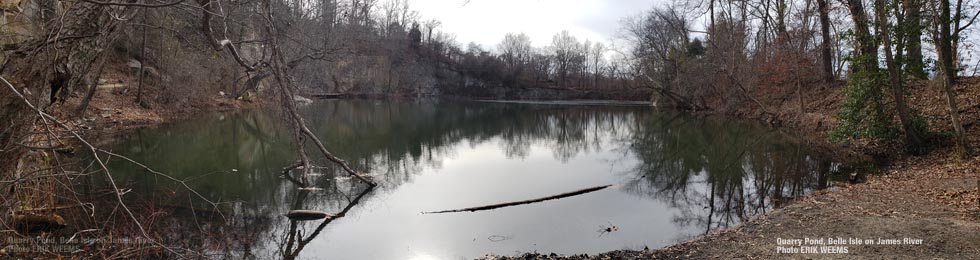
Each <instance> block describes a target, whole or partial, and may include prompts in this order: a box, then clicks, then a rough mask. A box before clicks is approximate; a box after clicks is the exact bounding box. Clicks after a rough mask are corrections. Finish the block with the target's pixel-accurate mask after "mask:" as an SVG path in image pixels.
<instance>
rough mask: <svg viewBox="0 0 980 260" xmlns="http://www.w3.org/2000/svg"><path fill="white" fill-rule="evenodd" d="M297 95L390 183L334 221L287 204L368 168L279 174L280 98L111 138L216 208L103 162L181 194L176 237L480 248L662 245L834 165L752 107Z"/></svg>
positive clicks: (820, 178)
mask: <svg viewBox="0 0 980 260" xmlns="http://www.w3.org/2000/svg"><path fill="white" fill-rule="evenodd" d="M302 110H303V111H302V113H303V115H304V117H305V118H306V119H307V123H308V124H309V125H310V127H311V128H312V129H313V131H315V132H316V134H317V135H318V136H319V137H320V138H321V139H322V140H323V141H324V143H325V144H326V145H327V147H328V148H329V149H330V150H331V151H332V152H334V153H335V154H336V155H338V156H340V157H342V158H344V159H346V160H347V161H348V162H350V164H351V165H352V166H353V168H355V169H357V170H359V171H363V172H367V173H370V174H371V176H372V177H373V178H374V179H375V180H376V181H377V182H378V183H379V184H380V186H379V187H378V188H376V189H373V190H371V191H370V192H367V193H365V194H364V195H363V196H362V197H360V199H359V200H358V203H357V204H355V205H353V206H351V207H350V209H349V211H348V212H347V214H346V215H345V216H344V217H342V218H338V219H336V220H333V221H331V222H329V223H326V224H325V225H321V224H323V223H322V221H308V222H291V221H289V220H288V219H287V218H285V217H283V216H282V215H283V214H285V213H286V212H288V211H289V210H292V209H310V210H320V211H325V212H329V213H337V212H340V211H341V210H343V209H344V208H345V207H347V206H348V205H349V204H350V202H351V201H353V200H355V198H358V195H360V194H361V191H363V190H364V189H365V188H366V187H365V186H366V185H363V184H360V183H359V182H358V181H356V180H351V179H349V178H347V177H346V175H345V174H343V173H342V172H341V171H339V170H338V168H337V167H335V166H334V165H332V164H330V163H328V162H326V161H325V160H317V162H316V164H317V165H318V166H322V167H317V168H316V169H315V172H316V174H315V175H314V176H311V180H312V183H313V186H315V187H317V188H319V190H312V191H311V190H300V189H298V187H297V186H296V185H295V184H294V183H292V182H290V181H288V180H286V179H285V178H283V177H282V169H283V167H286V166H287V165H289V164H291V163H292V162H294V161H295V160H296V157H295V154H294V152H293V151H292V149H293V148H292V147H293V146H292V145H293V144H292V140H291V138H290V135H289V132H288V131H287V129H285V127H283V125H284V123H283V122H282V121H281V120H280V118H281V115H280V114H279V113H278V112H275V111H246V112H241V113H236V114H212V115H204V116H199V117H195V118H192V119H188V120H185V121H182V122H178V123H176V124H172V125H168V126H163V127H159V128H154V129H142V130H138V131H135V132H133V133H132V134H130V135H128V136H126V137H124V138H122V140H120V141H118V142H117V143H115V144H114V145H113V146H111V147H112V150H113V151H114V152H117V153H120V154H123V155H127V156H129V157H131V158H133V159H136V160H138V161H141V162H144V163H146V164H147V165H148V166H150V167H152V168H153V169H155V170H158V171H161V172H165V173H168V174H170V175H173V176H175V177H177V178H180V179H185V180H187V183H188V184H189V185H190V186H191V187H192V188H194V189H195V190H197V191H198V192H200V193H201V194H202V195H203V196H205V197H207V198H210V199H212V200H214V201H219V202H220V203H221V208H222V209H223V210H222V212H223V213H224V214H223V215H221V216H219V215H216V214H207V213H208V212H210V211H209V210H210V208H209V207H208V206H207V205H205V204H203V203H201V200H197V199H195V198H194V197H193V196H190V195H188V192H186V190H184V189H182V188H180V187H178V186H177V185H175V184H173V183H171V182H169V181H167V180H164V179H163V178H159V177H157V176H155V175H153V174H149V173H147V172H145V171H144V170H142V169H141V168H138V167H136V166H134V165H132V164H129V163H126V162H124V161H122V160H113V161H111V162H110V169H111V170H112V172H113V174H114V175H115V176H116V178H117V182H120V183H122V184H125V185H127V186H128V187H131V188H133V190H134V191H136V192H134V195H127V196H129V197H130V198H141V199H149V200H151V201H153V202H154V203H153V205H154V207H157V208H167V207H170V208H172V209H173V210H172V211H169V212H167V213H166V217H164V218H159V219H160V220H158V221H157V222H158V223H160V224H158V226H163V227H165V228H169V229H168V231H166V232H165V233H166V234H167V238H168V239H173V240H174V241H185V243H195V244H198V245H204V246H203V247H204V248H207V249H208V250H210V251H212V252H210V253H213V254H219V255H227V256H234V257H236V258H241V257H246V258H253V259H278V258H289V257H290V256H298V258H299V259H328V258H329V259H472V258H475V257H480V256H483V255H485V254H491V253H492V254H505V255H513V254H518V253H523V252H542V253H550V252H555V253H559V254H580V253H589V254H593V253H600V252H605V251H610V250H618V249H642V248H644V247H649V248H657V247H662V246H665V245H669V244H672V243H676V242H680V241H683V240H686V239H690V238H692V237H694V236H697V235H700V234H705V233H707V232H711V231H714V230H717V229H721V228H725V227H730V226H733V225H735V224H738V223H739V222H740V221H743V220H745V219H748V218H751V217H753V216H757V215H759V214H763V213H765V212H767V211H769V210H772V209H773V208H774V207H778V205H780V204H781V203H784V202H786V201H788V200H791V199H793V198H796V197H800V196H803V195H806V194H807V193H809V192H812V191H814V190H817V189H822V188H827V186H828V185H829V184H830V183H831V179H832V177H834V176H835V172H836V171H839V168H840V166H839V165H838V164H836V163H834V162H831V161H827V160H822V159H821V158H820V157H819V156H816V155H815V154H813V153H812V152H810V151H808V150H807V148H806V147H802V146H801V145H800V144H799V143H798V142H797V141H795V140H794V139H793V138H791V137H788V136H786V135H784V134H782V133H780V132H778V131H774V130H771V129H767V128H765V127H762V126H759V125H756V124H754V123H749V122H742V121H732V120H724V119H719V118H713V117H703V116H691V115H685V114H674V113H663V112H657V111H655V110H654V109H653V108H651V107H647V106H616V105H610V104H603V105H592V106H586V105H574V104H566V103H560V104H526V103H492V102H447V101H372V100H350V101H345V100H334V101H318V102H316V103H314V104H312V105H308V106H305V107H302ZM308 148H312V147H308ZM310 154H311V155H316V154H317V153H316V152H315V150H312V149H311V150H310ZM314 157H315V156H314ZM320 158H322V157H320ZM600 185H613V186H612V187H610V188H607V189H603V190H599V191H595V192H591V193H587V194H582V195H578V196H573V197H567V198H563V199H557V200H550V201H545V202H540V203H534V204H527V205H520V206H514V207H506V208H500V209H495V210H490V211H479V212H464V213H444V214H421V212H427V211H438V210H448V209H457V208H466V207H474V206H483V205H488V204H495V203H501V202H510V201H519V200H526V199H533V198H539V197H545V196H550V195H555V194H559V193H564V192H569V191H575V190H579V189H583V188H589V187H594V186H600ZM188 201H190V204H192V205H188V204H189V202H188ZM212 208H213V207H212ZM212 213H213V212H212ZM612 226H615V227H616V229H615V230H613V231H612V232H602V231H603V230H606V228H609V227H612ZM178 227H184V228H178ZM188 227H190V228H188ZM186 241H194V242H186Z"/></svg>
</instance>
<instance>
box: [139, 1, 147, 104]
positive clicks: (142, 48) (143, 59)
mask: <svg viewBox="0 0 980 260" xmlns="http://www.w3.org/2000/svg"><path fill="white" fill-rule="evenodd" d="M149 11H150V10H148V9H146V8H143V26H142V27H143V36H142V38H143V39H142V43H141V46H140V74H139V83H138V85H137V87H136V104H139V105H140V106H141V107H143V108H149V106H148V105H147V104H146V103H145V102H143V78H144V77H145V76H144V74H146V12H149Z"/></svg>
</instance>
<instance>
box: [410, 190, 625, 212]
mask: <svg viewBox="0 0 980 260" xmlns="http://www.w3.org/2000/svg"><path fill="white" fill-rule="evenodd" d="M611 186H612V185H604V186H598V187H592V188H587V189H581V190H577V191H572V192H566V193H562V194H558V195H553V196H548V197H544V198H537V199H531V200H522V201H514V202H507V203H499V204H493V205H486V206H480V207H472V208H465V209H454V210H443V211H430V212H422V214H438V213H453V212H467V211H468V212H476V211H484V210H491V209H497V208H503V207H510V206H518V205H524V204H531V203H538V202H542V201H547V200H554V199H561V198H566V197H571V196H576V195H582V194H586V193H589V192H593V191H597V190H601V189H605V188H609V187H611Z"/></svg>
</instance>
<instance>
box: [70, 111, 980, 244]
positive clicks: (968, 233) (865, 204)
mask: <svg viewBox="0 0 980 260" xmlns="http://www.w3.org/2000/svg"><path fill="white" fill-rule="evenodd" d="M102 94H103V95H100V96H101V98H97V99H96V100H93V103H92V104H91V105H90V107H89V109H88V111H87V114H86V116H85V117H88V118H89V119H91V120H89V121H88V122H87V123H85V124H83V126H85V125H87V126H89V127H90V128H87V129H89V130H85V131H84V132H85V133H86V134H89V133H96V134H97V135H98V136H97V137H98V138H97V139H98V140H112V139H113V138H114V137H115V136H118V135H121V134H125V133H128V132H130V131H132V130H135V129H138V128H143V127H156V126H160V125H163V124H167V123H172V122H176V121H179V120H182V119H185V118H187V117H191V116H194V115H196V114H199V113H208V112H235V111H243V110H247V109H254V108H261V107H265V106H267V105H269V104H270V102H271V101H255V102H246V101H241V100H231V99H227V98H223V97H210V98H202V99H201V100H198V101H194V102H193V103H195V104H196V105H194V106H188V107H184V108H174V107H166V108H162V107H164V106H162V105H157V106H159V107H154V109H143V108H140V107H139V106H138V105H136V104H135V103H134V102H127V101H128V100H129V98H130V97H129V95H127V93H125V92H123V93H112V92H106V93H102ZM100 99H101V101H99V100H100ZM473 101H476V102H485V101H481V100H473ZM498 102H499V101H498ZM524 102H527V101H524ZM554 102H557V103H561V104H564V103H568V102H574V101H549V103H554ZM608 102H619V101H603V102H602V103H603V104H605V103H608ZM966 105H967V106H969V107H972V108H973V109H977V106H975V105H972V104H966ZM141 111H142V112H147V111H148V112H152V114H146V113H142V112H141ZM826 111H833V110H826ZM106 113H108V116H105V115H106ZM694 113H695V114H706V115H715V116H723V117H728V118H734V119H741V120H752V121H762V122H763V123H767V122H771V120H773V118H767V117H765V116H760V114H759V113H755V111H740V112H739V113H736V114H734V115H732V114H723V113H719V112H717V111H702V112H694ZM787 115H789V116H787ZM793 115H794V114H792V113H788V114H783V115H780V116H778V117H777V118H775V120H778V121H779V122H780V123H779V124H777V125H772V124H770V126H773V129H775V130H776V131H780V132H783V133H787V134H789V135H791V136H795V137H797V138H798V139H799V140H800V141H801V142H803V143H804V144H805V145H807V146H808V147H811V148H813V149H816V150H818V151H820V152H821V153H826V154H828V155H829V156H831V158H833V159H835V160H838V161H844V162H847V163H846V164H847V165H849V166H857V165H854V164H863V165H862V166H861V167H867V168H862V171H879V172H880V173H877V174H872V175H870V176H869V177H868V180H867V182H866V183H860V184H854V185H844V186H840V187H839V188H838V189H834V190H821V191H816V192H814V193H812V194H810V195H807V196H805V197H803V198H800V199H797V200H795V201H794V202H792V203H790V204H788V205H786V206H783V207H780V208H776V209H774V210H773V211H771V212H768V213H766V214H763V215H759V216H755V217H752V218H750V219H748V220H746V221H744V222H742V223H739V224H737V225H736V226H733V227H731V228H727V229H722V230H717V231H713V232H712V233H710V234H707V235H701V236H698V237H695V238H693V239H692V240H688V241H684V242H678V243H675V244H672V245H668V246H665V247H663V248H659V249H644V250H616V251H610V252H605V253H601V254H597V255H571V256H559V255H555V254H547V255H545V254H537V253H531V254H524V255H518V256H493V255H490V256H487V257H486V259H651V258H653V259H687V258H762V259H770V258H799V257H812V256H817V257H830V258H835V257H844V258H846V257H849V256H850V257H853V256H860V255H865V254H869V253H872V252H873V253H874V254H881V253H887V254H885V255H883V256H884V257H886V258H887V257H888V256H894V257H903V256H916V257H926V256H945V257H951V258H962V257H964V256H970V255H980V245H972V244H971V241H980V210H973V211H970V210H969V208H970V207H969V205H961V204H962V203H961V202H957V203H960V204H954V205H952V206H950V205H947V204H949V203H946V204H942V203H937V202H938V201H937V200H932V199H934V198H937V197H945V198H948V199H959V200H960V201H970V200H971V199H972V201H974V202H975V201H976V198H975V197H976V195H975V194H976V193H977V191H976V187H975V186H973V189H972V192H971V189H970V185H971V184H972V185H976V181H975V180H973V181H972V182H971V181H970V178H972V177H973V176H971V173H973V172H980V167H978V166H980V157H971V158H970V159H968V160H966V161H963V162H954V161H951V160H949V159H948V157H949V154H950V152H951V151H948V149H943V148H938V149H934V150H933V151H932V152H931V153H929V154H928V155H926V156H923V157H910V156H905V155H901V154H898V155H895V154H890V155H889V154H886V155H880V154H877V155H876V153H879V152H880V151H882V150H887V149H891V148H882V147H888V145H894V144H884V145H880V144H878V146H875V147H872V146H871V145H869V144H857V145H854V144H850V143H845V144H839V143H832V142H830V141H829V140H828V139H827V138H826V136H827V131H828V130H827V129H829V128H819V127H818V128H808V127H807V125H806V123H805V122H803V121H794V120H793V118H791V117H792V116H793ZM823 116H829V115H827V114H826V113H824V114H823ZM85 117H83V119H81V120H83V121H84V120H85V119H84V118H85ZM930 123H931V124H941V122H930ZM106 129H109V131H110V132H106ZM971 130H974V131H970V132H971V133H973V135H971V136H980V133H977V132H978V131H976V129H971ZM975 139H977V138H975ZM876 157H880V158H876ZM868 165H871V166H868ZM934 168H942V169H949V174H945V175H944V176H943V178H939V179H936V180H933V181H932V182H928V181H924V179H929V178H928V176H924V175H926V174H927V173H929V172H931V171H930V169H934ZM951 183H952V184H951ZM923 185H925V186H923ZM924 190H934V191H936V192H933V193H928V192H926V191H924ZM897 198H901V199H897ZM943 201H948V200H943ZM944 203H945V202H944ZM976 207H977V206H976V205H975V204H974V205H973V208H976ZM898 209H901V210H898ZM845 212H847V213H845ZM894 212H898V213H894ZM935 212H941V213H942V215H940V216H937V215H936V214H935ZM902 214H905V215H906V216H902ZM893 218H895V219H897V220H896V221H897V222H895V223H890V221H889V220H892V219H893ZM806 221H810V222H806ZM842 223H847V224H842ZM850 223H855V224H850ZM889 226H890V227H892V228H884V227H889ZM917 226H926V227H927V229H926V230H924V231H921V232H919V231H916V229H915V227H917ZM876 230H886V231H891V232H902V231H904V230H912V233H909V234H907V235H906V236H901V237H889V236H887V235H886V234H884V233H876ZM926 231H928V232H926ZM835 232H836V233H835ZM855 232H856V233H855ZM930 232H932V233H935V232H941V233H943V234H950V235H946V236H943V237H949V238H954V239H952V240H954V241H952V243H950V242H951V241H947V243H946V244H953V245H955V246H956V247H957V248H960V249H959V250H953V249H950V248H941V249H935V248H934V247H929V246H930V245H934V244H930V241H936V237H935V236H930V235H929V234H930ZM845 234H850V235H845ZM862 235H868V236H877V237H876V238H882V239H899V240H901V239H905V238H910V239H923V240H924V242H923V245H917V246H909V247H904V249H903V248H887V247H877V246H875V247H869V246H863V247H856V246H853V245H852V246H845V247H846V248H847V251H848V252H847V253H846V254H844V253H841V254H834V255H824V254H802V253H788V254H787V253H782V252H783V251H779V250H778V249H780V245H778V243H777V239H804V238H810V237H813V238H835V237H841V238H844V239H850V238H857V237H858V236H862ZM943 237H940V238H943ZM956 241H959V242H962V243H957V242H956ZM933 243H934V242H933ZM915 249H933V250H931V251H930V250H925V251H916V250H915ZM890 254H891V255H890Z"/></svg>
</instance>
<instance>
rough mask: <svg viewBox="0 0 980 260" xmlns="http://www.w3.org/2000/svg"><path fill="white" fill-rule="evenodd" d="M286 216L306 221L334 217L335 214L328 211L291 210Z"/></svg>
mask: <svg viewBox="0 0 980 260" xmlns="http://www.w3.org/2000/svg"><path fill="white" fill-rule="evenodd" d="M286 217H287V218H289V219H290V220H298V221H305V220H318V219H324V218H332V217H333V216H331V215H330V214H327V213H326V212H322V211H316V210H291V211H289V213H286Z"/></svg>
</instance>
